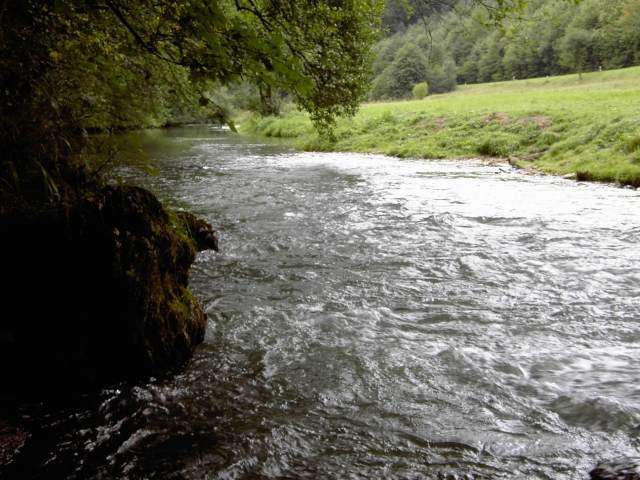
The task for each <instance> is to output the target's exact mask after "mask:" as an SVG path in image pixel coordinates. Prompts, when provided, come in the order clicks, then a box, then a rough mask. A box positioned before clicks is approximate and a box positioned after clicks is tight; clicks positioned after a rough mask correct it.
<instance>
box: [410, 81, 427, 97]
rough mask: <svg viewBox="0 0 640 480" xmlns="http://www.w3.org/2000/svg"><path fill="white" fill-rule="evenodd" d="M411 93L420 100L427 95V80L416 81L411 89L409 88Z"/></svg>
mask: <svg viewBox="0 0 640 480" xmlns="http://www.w3.org/2000/svg"><path fill="white" fill-rule="evenodd" d="M411 94H412V95H413V98H415V99H416V100H421V99H423V98H424V97H426V96H427V95H429V85H427V82H420V83H416V84H415V85H414V86H413V90H411Z"/></svg>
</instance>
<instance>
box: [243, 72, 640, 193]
mask: <svg viewBox="0 0 640 480" xmlns="http://www.w3.org/2000/svg"><path fill="white" fill-rule="evenodd" d="M240 122H241V131H243V132H245V133H251V134H259V135H263V136H268V137H279V138H285V139H287V141H290V142H292V143H295V144H296V146H298V147H299V148H302V149H305V150H324V151H329V150H331V151H352V152H356V151H357V152H370V153H383V154H387V155H393V156H398V157H417V158H429V159H438V158H473V157H478V156H488V157H505V158H509V159H511V161H512V163H513V164H515V165H517V166H519V167H523V168H532V169H535V170H538V171H541V172H546V173H551V174H559V175H564V174H575V175H576V176H577V178H579V179H584V180H595V181H604V182H617V183H620V184H624V185H633V186H636V187H638V186H640V67H632V68H627V69H619V70H611V71H604V72H591V73H588V74H583V75H582V78H579V76H578V75H576V74H573V75H564V76H556V77H544V78H536V79H529V80H516V81H505V82H495V83H485V84H478V85H465V86H459V87H458V89H457V90H456V91H454V92H452V93H447V94H442V95H434V96H429V97H427V98H425V99H424V100H413V101H396V102H381V103H367V104H364V105H362V107H361V109H360V111H359V112H358V114H357V115H356V116H355V117H354V118H353V119H349V120H341V121H339V122H338V124H337V126H336V129H335V139H334V140H327V139H326V138H325V137H321V136H319V135H318V134H317V133H316V132H315V131H314V130H313V128H312V126H311V123H310V122H309V120H308V118H307V117H306V116H305V114H303V113H301V112H299V111H297V110H295V109H290V110H289V111H287V112H286V113H284V114H283V115H281V116H279V117H258V116H250V117H245V118H241V119H240Z"/></svg>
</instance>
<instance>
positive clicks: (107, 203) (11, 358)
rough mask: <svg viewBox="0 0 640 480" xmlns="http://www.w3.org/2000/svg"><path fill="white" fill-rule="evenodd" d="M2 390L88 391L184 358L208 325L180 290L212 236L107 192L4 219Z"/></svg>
mask: <svg viewBox="0 0 640 480" xmlns="http://www.w3.org/2000/svg"><path fill="white" fill-rule="evenodd" d="M0 235H1V238H2V251H1V252H0V262H1V264H2V270H3V274H4V275H3V276H4V277H5V280H6V281H5V282H4V283H5V287H3V290H4V291H3V294H2V297H3V310H4V312H3V314H2V320H0V375H2V378H3V379H5V380H6V382H7V383H6V384H5V385H6V386H9V387H10V388H9V389H5V391H6V392H10V391H11V389H15V392H24V391H42V390H43V389H47V390H49V391H50V390H51V387H52V386H55V388H58V387H60V386H62V387H64V388H65V389H73V390H85V389H87V388H93V387H99V386H103V385H106V384H110V383H113V382H118V381H121V380H127V379H133V378H139V377H143V376H146V375H150V374H155V373H158V372H163V371H166V370H167V369H168V368H171V367H173V366H176V365H179V364H180V363H182V362H184V361H185V360H187V359H188V358H189V357H190V355H191V353H192V351H193V348H194V346H195V345H196V344H198V343H199V342H201V341H202V339H203V337H204V331H205V324H206V317H205V314H204V312H203V310H202V309H201V307H200V305H199V304H198V302H197V301H196V300H195V298H194V297H193V295H192V294H191V292H190V291H189V290H188V273H189V267H190V266H191V264H192V263H193V261H194V259H195V256H196V254H197V252H198V251H199V250H203V249H217V237H216V234H215V232H214V231H213V230H212V228H211V226H210V225H208V224H207V223H206V222H204V221H202V220H199V219H197V218H196V217H194V216H193V215H191V214H188V213H184V212H180V213H172V212H168V211H166V210H165V209H164V208H163V207H162V205H161V204H160V202H159V201H158V200H157V199H156V198H155V196H154V195H153V194H151V193H150V192H148V191H146V190H144V189H142V188H137V187H113V186H107V187H104V188H102V189H100V190H97V191H95V192H93V193H92V194H90V195H85V196H84V197H83V198H81V199H78V200H76V201H74V202H73V203H71V204H69V203H66V204H51V205H49V206H48V208H39V209H38V211H24V210H23V211H13V212H8V213H7V212H5V214H4V215H3V216H2V217H0Z"/></svg>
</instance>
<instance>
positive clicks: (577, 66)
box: [559, 27, 593, 78]
mask: <svg viewBox="0 0 640 480" xmlns="http://www.w3.org/2000/svg"><path fill="white" fill-rule="evenodd" d="M592 49H593V33H592V32H590V31H588V30H584V29H580V28H575V27H574V28H570V29H568V30H567V33H566V34H565V35H564V37H562V39H561V41H560V45H559V51H560V62H561V63H562V64H563V65H565V66H567V67H569V68H571V69H573V70H574V71H576V72H578V76H579V77H580V78H582V72H583V71H584V69H585V66H586V65H587V64H588V63H589V61H590V59H591V52H592Z"/></svg>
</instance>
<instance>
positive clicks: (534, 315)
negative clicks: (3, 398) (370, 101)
mask: <svg viewBox="0 0 640 480" xmlns="http://www.w3.org/2000/svg"><path fill="white" fill-rule="evenodd" d="M142 141H143V143H144V144H145V145H146V148H147V150H148V152H149V157H150V159H151V160H152V162H153V164H154V165H155V167H157V169H158V171H159V175H157V176H146V175H143V174H141V173H135V172H134V171H133V170H130V169H125V170H123V171H122V172H121V174H123V175H124V176H126V177H128V178H129V179H134V180H135V181H137V182H138V183H139V184H142V185H144V186H147V187H149V188H151V189H152V190H153V191H155V192H156V193H157V194H158V195H160V196H161V197H162V198H163V199H164V200H165V201H167V202H168V203H170V204H172V205H173V206H175V207H178V208H186V209H189V210H192V211H194V212H196V213H198V214H199V215H201V216H202V217H204V218H205V219H207V220H208V221H209V222H211V223H212V224H213V225H214V226H215V228H216V229H217V230H218V231H219V233H220V237H221V239H220V252H219V253H215V252H203V253H201V254H200V255H199V257H198V259H197V262H196V264H195V265H194V267H193V270H192V274H191V286H192V289H193V291H194V292H195V293H196V295H197V296H198V297H199V298H200V300H201V301H202V303H203V305H204V306H205V308H206V311H207V313H208V315H209V324H208V329H207V335H206V339H205V342H204V344H203V345H201V346H200V347H199V348H198V350H197V352H196V354H195V357H194V359H193V361H192V362H191V363H190V364H189V365H188V366H187V367H186V368H185V369H183V370H181V371H179V372H177V373H176V374H175V375H172V376H170V377H169V378H165V379H152V380H151V381H150V382H148V383H146V384H143V385H138V386H134V387H130V386H129V387H122V388H121V389H110V390H105V391H104V392H102V393H101V394H100V395H99V396H98V398H93V397H92V398H87V399H85V400H84V401H83V402H81V403H80V404H79V405H63V406H60V407H59V408H57V409H54V410H53V411H52V410H50V409H49V410H47V411H46V413H36V414H34V413H25V414H24V415H25V416H26V417H27V418H31V417H32V416H33V415H36V416H37V415H40V416H41V418H38V419H37V423H38V425H40V427H39V429H38V431H37V432H36V433H34V434H33V435H34V438H35V436H38V435H39V437H37V438H39V439H41V440H38V442H36V443H37V445H38V446H37V447H33V452H31V454H30V455H31V457H32V458H34V461H33V463H32V465H31V470H30V471H29V472H27V473H25V478H29V477H34V478H35V477H38V478H78V479H80V478H83V479H84V478H95V479H101V478H132V479H133V478H163V479H164V478H187V479H191V478H194V479H195V478H197V479H200V478H209V479H297V478H307V479H333V478H336V479H343V478H344V479H379V478H380V479H382V478H385V479H584V478H586V477H587V472H588V471H589V470H590V469H591V468H593V466H594V465H595V464H596V463H597V461H598V460H601V459H608V458H612V457H617V456H620V455H638V454H639V450H640V246H639V245H640V215H638V213H639V212H640V192H638V191H636V190H629V189H622V188H616V187H614V186H607V185H598V184H591V183H577V182H574V181H570V180H565V179H561V178H555V177H547V176H540V175H528V174H525V173H523V172H521V171H517V170H514V169H512V168H511V167H510V166H508V165H505V164H494V165H488V164H486V163H482V162H480V161H424V160H408V159H404V160H400V159H395V158H389V157H385V156H380V155H363V154H352V153H300V152H295V151H291V150H288V149H286V148H284V147H282V146H277V145H271V144H263V143H260V142H259V141H252V140H250V139H243V138H241V137H238V136H235V135H232V134H230V133H227V132H221V131H217V130H214V129H210V128H205V127H191V128H182V129H173V130H168V131H164V132H153V133H147V134H145V135H144V136H143V139H142Z"/></svg>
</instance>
